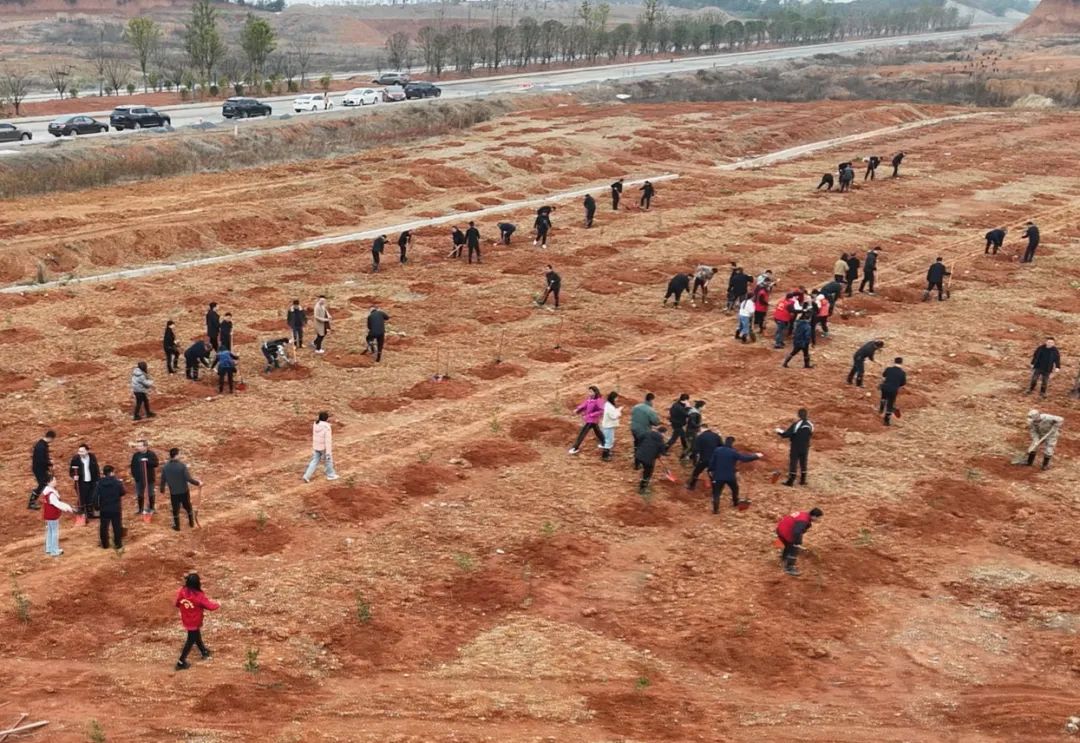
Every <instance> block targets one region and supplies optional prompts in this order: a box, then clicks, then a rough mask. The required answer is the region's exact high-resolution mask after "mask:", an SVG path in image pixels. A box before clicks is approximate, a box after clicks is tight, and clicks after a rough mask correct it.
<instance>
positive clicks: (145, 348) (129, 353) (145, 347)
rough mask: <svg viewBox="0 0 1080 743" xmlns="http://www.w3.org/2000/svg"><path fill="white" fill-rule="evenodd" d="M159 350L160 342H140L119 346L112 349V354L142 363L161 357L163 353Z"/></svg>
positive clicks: (160, 347)
mask: <svg viewBox="0 0 1080 743" xmlns="http://www.w3.org/2000/svg"><path fill="white" fill-rule="evenodd" d="M161 349H162V346H161V341H142V342H141V343H129V344H127V345H126V346H120V347H118V348H116V349H114V351H113V352H114V353H116V354H117V355H119V356H126V357H127V358H129V359H139V360H140V361H142V360H145V359H149V358H153V357H155V356H160V355H162V354H163V353H164V352H163V351H162V350H161ZM181 351H183V349H181Z"/></svg>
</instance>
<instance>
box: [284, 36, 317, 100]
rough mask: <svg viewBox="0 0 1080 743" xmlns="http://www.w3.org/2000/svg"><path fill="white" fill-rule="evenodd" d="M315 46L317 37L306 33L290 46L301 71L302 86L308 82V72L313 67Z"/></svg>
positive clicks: (297, 66) (297, 67)
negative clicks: (312, 60) (312, 57)
mask: <svg viewBox="0 0 1080 743" xmlns="http://www.w3.org/2000/svg"><path fill="white" fill-rule="evenodd" d="M314 47H315V37H313V36H312V35H311V34H305V35H304V36H301V37H300V38H298V39H296V40H295V41H294V42H293V43H292V46H291V47H290V50H289V51H290V53H291V54H292V55H293V57H294V58H295V59H296V69H297V70H298V71H299V72H300V87H301V88H303V87H304V85H305V84H306V83H307V74H308V71H309V70H310V69H311V55H312V51H313V49H314Z"/></svg>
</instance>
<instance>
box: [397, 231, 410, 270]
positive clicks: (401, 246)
mask: <svg viewBox="0 0 1080 743" xmlns="http://www.w3.org/2000/svg"><path fill="white" fill-rule="evenodd" d="M397 246H398V253H399V254H400V255H399V256H398V262H399V263H401V265H403V266H404V265H405V264H406V263H408V262H409V248H411V247H412V230H403V231H402V233H401V234H400V235H398V238H397Z"/></svg>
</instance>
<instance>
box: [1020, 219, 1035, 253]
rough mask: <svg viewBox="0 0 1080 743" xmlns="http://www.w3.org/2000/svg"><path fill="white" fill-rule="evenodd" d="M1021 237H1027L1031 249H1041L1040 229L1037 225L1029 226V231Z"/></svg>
mask: <svg viewBox="0 0 1080 743" xmlns="http://www.w3.org/2000/svg"><path fill="white" fill-rule="evenodd" d="M1020 237H1026V238H1027V241H1028V247H1029V248H1037V247H1039V228H1038V227H1036V226H1035V225H1029V226H1028V228H1027V230H1026V231H1025V232H1024V234H1023V235H1021V236H1020Z"/></svg>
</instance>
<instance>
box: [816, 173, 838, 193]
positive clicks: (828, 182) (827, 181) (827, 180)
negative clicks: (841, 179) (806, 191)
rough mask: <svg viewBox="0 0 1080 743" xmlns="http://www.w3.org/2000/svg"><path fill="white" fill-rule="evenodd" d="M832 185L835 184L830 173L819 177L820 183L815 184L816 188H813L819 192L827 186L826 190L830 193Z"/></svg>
mask: <svg viewBox="0 0 1080 743" xmlns="http://www.w3.org/2000/svg"><path fill="white" fill-rule="evenodd" d="M834 185H836V182H835V181H834V180H833V175H832V173H825V174H824V175H822V176H821V182H820V183H818V184H817V188H815V189H814V190H815V191H820V190H821V189H822V188H824V187H825V186H828V189H827V190H829V191H832V190H833V186H834Z"/></svg>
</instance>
